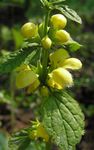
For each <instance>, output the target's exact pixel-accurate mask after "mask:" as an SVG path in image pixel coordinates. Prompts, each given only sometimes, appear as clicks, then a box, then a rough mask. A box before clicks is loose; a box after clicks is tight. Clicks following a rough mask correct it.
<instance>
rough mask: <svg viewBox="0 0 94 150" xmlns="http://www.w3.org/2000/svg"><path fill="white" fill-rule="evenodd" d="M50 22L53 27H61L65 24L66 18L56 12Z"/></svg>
mask: <svg viewBox="0 0 94 150" xmlns="http://www.w3.org/2000/svg"><path fill="white" fill-rule="evenodd" d="M51 24H52V26H53V27H54V28H58V29H63V28H64V27H65V26H66V24H67V19H66V18H65V17H64V16H63V15H62V14H56V15H53V16H52V17H51Z"/></svg>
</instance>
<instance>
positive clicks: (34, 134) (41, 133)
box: [30, 120, 49, 142]
mask: <svg viewBox="0 0 94 150" xmlns="http://www.w3.org/2000/svg"><path fill="white" fill-rule="evenodd" d="M32 128H33V129H32V131H31V133H30V137H31V138H33V139H38V138H42V139H43V140H45V141H46V142H48V140H49V135H48V133H47V132H46V130H45V128H44V126H43V124H42V123H40V122H39V121H38V120H37V121H34V122H33V126H32Z"/></svg>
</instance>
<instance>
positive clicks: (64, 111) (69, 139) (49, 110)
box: [42, 92, 84, 150]
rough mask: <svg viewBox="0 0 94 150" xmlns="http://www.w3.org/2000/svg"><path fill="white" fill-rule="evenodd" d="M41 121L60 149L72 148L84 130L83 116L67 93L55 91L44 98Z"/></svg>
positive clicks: (67, 149)
mask: <svg viewBox="0 0 94 150" xmlns="http://www.w3.org/2000/svg"><path fill="white" fill-rule="evenodd" d="M42 109H43V110H42V114H43V123H44V126H45V128H46V130H47V132H48V134H49V135H50V136H51V137H52V139H53V141H54V142H55V143H56V144H57V145H58V146H59V147H60V149H61V150H63V149H64V150H73V149H74V148H75V145H76V144H77V143H79V142H80V140H81V136H82V135H83V132H84V116H83V113H82V112H81V109H80V107H79V105H78V103H77V102H76V101H75V100H74V99H73V98H72V97H71V96H69V95H68V94H67V93H65V92H63V93H58V92H55V93H53V95H51V96H50V97H48V98H45V101H44V104H43V107H42Z"/></svg>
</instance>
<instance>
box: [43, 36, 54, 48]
mask: <svg viewBox="0 0 94 150" xmlns="http://www.w3.org/2000/svg"><path fill="white" fill-rule="evenodd" d="M41 43H42V46H43V48H45V49H50V47H51V45H52V41H51V39H50V38H49V37H48V36H45V37H44V38H43V39H42V41H41Z"/></svg>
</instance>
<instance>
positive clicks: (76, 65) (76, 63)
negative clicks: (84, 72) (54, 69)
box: [59, 58, 82, 70]
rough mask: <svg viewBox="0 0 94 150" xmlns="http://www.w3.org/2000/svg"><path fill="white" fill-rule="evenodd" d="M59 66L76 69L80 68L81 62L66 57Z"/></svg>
mask: <svg viewBox="0 0 94 150" xmlns="http://www.w3.org/2000/svg"><path fill="white" fill-rule="evenodd" d="M59 66H60V67H63V68H66V69H72V70H77V69H80V68H82V63H81V61H80V60H79V59H77V58H68V59H65V60H64V61H63V62H60V63H59Z"/></svg>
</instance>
